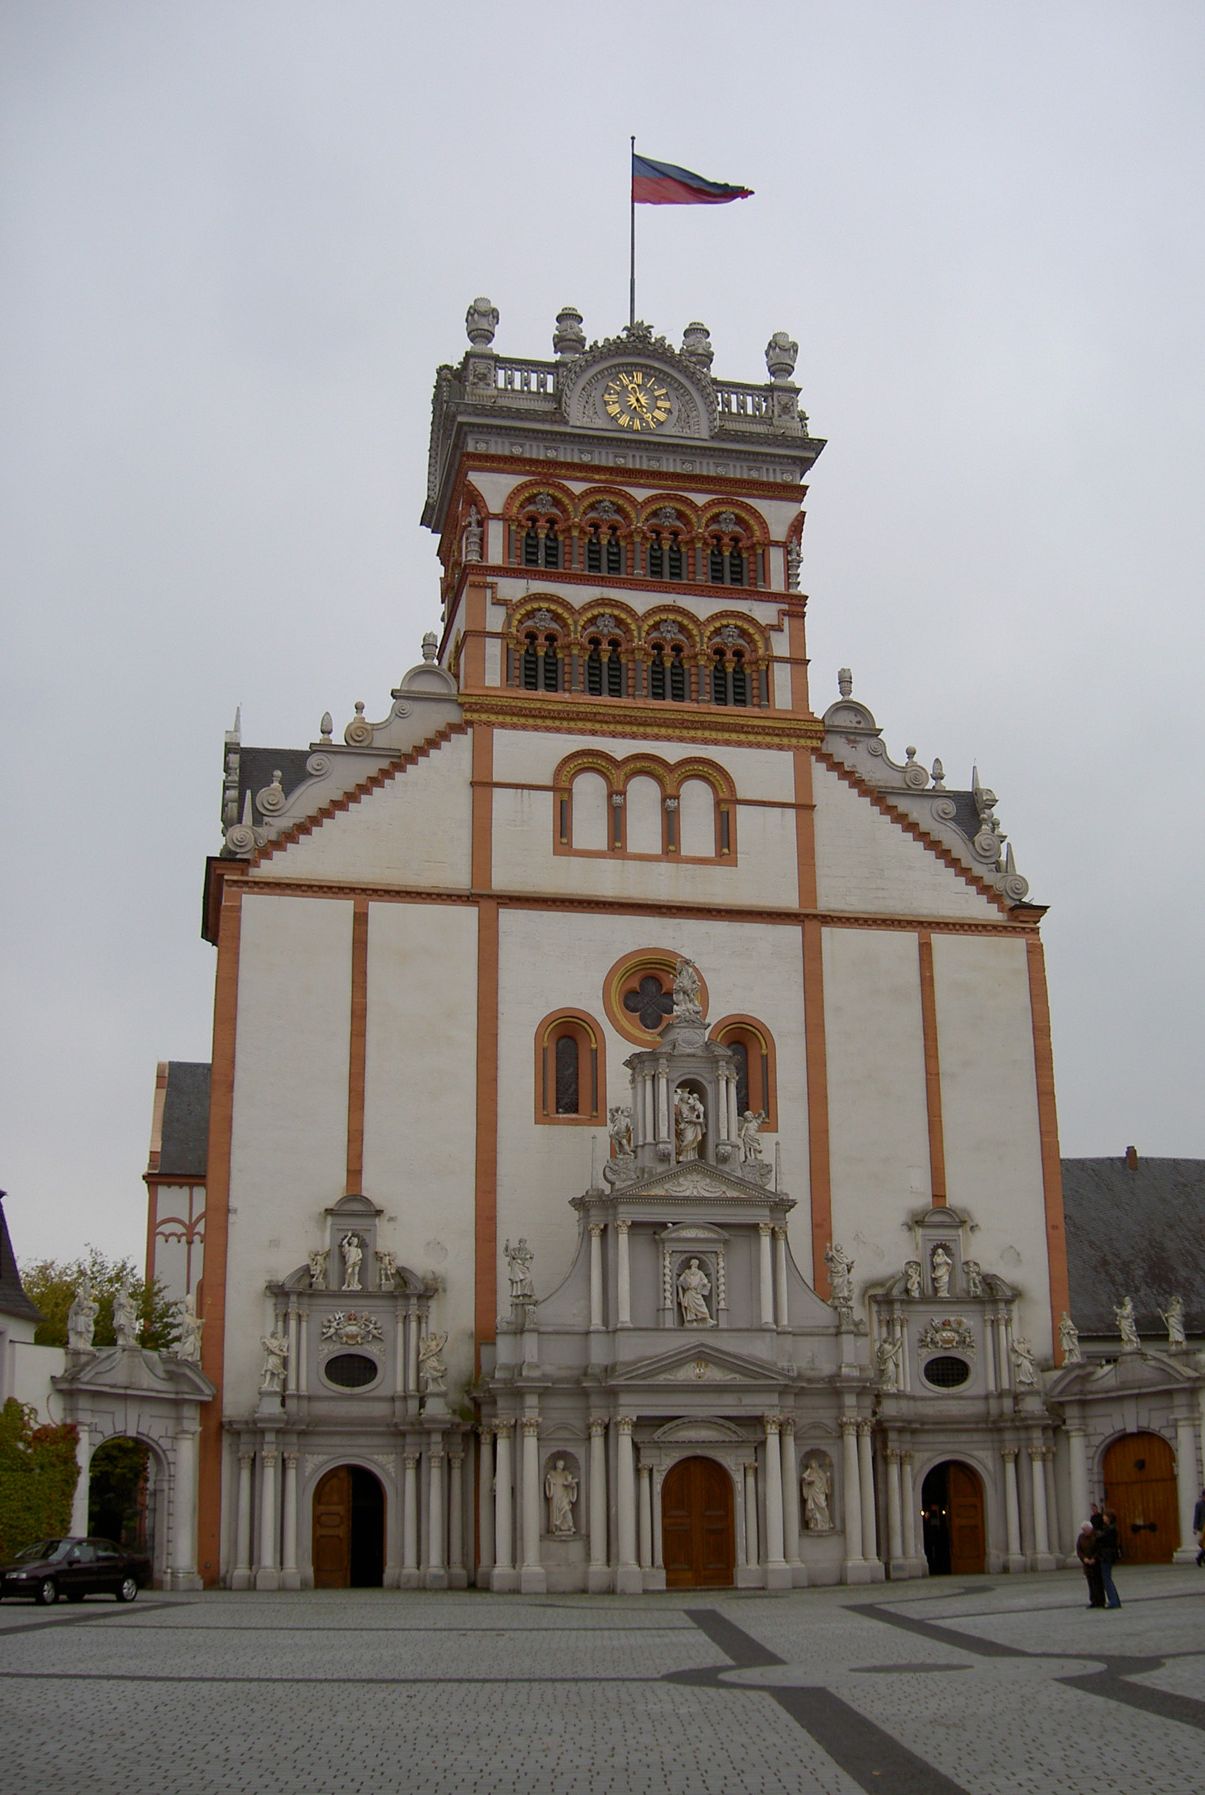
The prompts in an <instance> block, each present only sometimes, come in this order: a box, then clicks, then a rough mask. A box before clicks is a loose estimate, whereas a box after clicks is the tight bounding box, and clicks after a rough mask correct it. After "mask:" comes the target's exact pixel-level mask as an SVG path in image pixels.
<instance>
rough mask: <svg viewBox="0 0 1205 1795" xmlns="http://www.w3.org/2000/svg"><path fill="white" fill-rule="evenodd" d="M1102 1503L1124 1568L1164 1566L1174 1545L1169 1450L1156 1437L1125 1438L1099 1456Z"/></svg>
mask: <svg viewBox="0 0 1205 1795" xmlns="http://www.w3.org/2000/svg"><path fill="white" fill-rule="evenodd" d="M1104 1482H1105V1501H1106V1502H1107V1503H1108V1505H1109V1507H1110V1508H1112V1509H1115V1510H1116V1511H1117V1531H1118V1533H1119V1535H1120V1537H1121V1544H1122V1548H1123V1550H1124V1552H1125V1556H1126V1562H1127V1563H1128V1564H1170V1563H1171V1561H1172V1553H1173V1552H1174V1551H1175V1549H1176V1547H1177V1546H1178V1545H1179V1543H1180V1520H1179V1516H1178V1515H1177V1513H1176V1470H1175V1464H1174V1461H1173V1459H1172V1449H1171V1447H1170V1446H1169V1444H1168V1442H1167V1441H1166V1440H1165V1439H1162V1438H1161V1437H1160V1435H1159V1434H1125V1435H1123V1436H1122V1438H1121V1439H1120V1440H1114V1442H1113V1444H1112V1445H1111V1446H1110V1447H1109V1449H1108V1451H1107V1452H1106V1453H1105V1462H1104Z"/></svg>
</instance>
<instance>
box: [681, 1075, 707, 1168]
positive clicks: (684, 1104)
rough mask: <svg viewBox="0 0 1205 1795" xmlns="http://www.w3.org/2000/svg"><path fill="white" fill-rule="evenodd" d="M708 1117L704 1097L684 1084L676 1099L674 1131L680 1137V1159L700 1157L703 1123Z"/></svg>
mask: <svg viewBox="0 0 1205 1795" xmlns="http://www.w3.org/2000/svg"><path fill="white" fill-rule="evenodd" d="M706 1119H707V1112H706V1111H705V1109H704V1108H703V1099H702V1098H701V1097H700V1096H699V1094H698V1092H697V1091H692V1090H688V1089H687V1087H686V1086H685V1085H683V1086H682V1088H681V1089H680V1090H679V1092H678V1095H677V1096H676V1097H675V1099H674V1131H675V1133H676V1135H677V1137H678V1138H677V1146H678V1158H679V1160H690V1159H697V1158H698V1157H699V1144H700V1142H701V1141H702V1139H703V1124H704V1122H705V1121H706Z"/></svg>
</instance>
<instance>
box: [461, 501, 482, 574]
mask: <svg viewBox="0 0 1205 1795" xmlns="http://www.w3.org/2000/svg"><path fill="white" fill-rule="evenodd" d="M482 535H483V532H482V528H481V513H480V512H479V511H478V509H477V507H476V505H470V506H469V521H468V523H467V524H466V526H465V532H464V558H465V560H466V561H480V559H481V545H482Z"/></svg>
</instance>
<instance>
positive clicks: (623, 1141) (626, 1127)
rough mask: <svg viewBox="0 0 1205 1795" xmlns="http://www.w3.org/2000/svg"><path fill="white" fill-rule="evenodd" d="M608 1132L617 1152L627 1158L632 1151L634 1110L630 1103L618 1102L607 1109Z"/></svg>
mask: <svg viewBox="0 0 1205 1795" xmlns="http://www.w3.org/2000/svg"><path fill="white" fill-rule="evenodd" d="M607 1133H608V1135H609V1136H610V1138H611V1141H612V1144H613V1145H614V1148H615V1152H616V1154H617V1155H618V1156H619V1157H620V1158H621V1159H626V1158H627V1157H628V1156H629V1155H630V1154H631V1151H632V1111H631V1107H630V1105H628V1104H626V1103H617V1104H615V1106H614V1107H613V1108H612V1109H609V1110H608V1111H607Z"/></svg>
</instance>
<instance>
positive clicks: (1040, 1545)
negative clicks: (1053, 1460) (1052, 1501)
mask: <svg viewBox="0 0 1205 1795" xmlns="http://www.w3.org/2000/svg"><path fill="white" fill-rule="evenodd" d="M1029 1487H1030V1491H1031V1493H1032V1499H1033V1550H1034V1566H1033V1568H1034V1570H1035V1571H1052V1570H1053V1569H1054V1568H1055V1565H1054V1559H1053V1558H1052V1557H1051V1554H1050V1520H1049V1517H1048V1515H1047V1513H1046V1449H1045V1447H1044V1446H1031V1447H1030V1448H1029Z"/></svg>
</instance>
